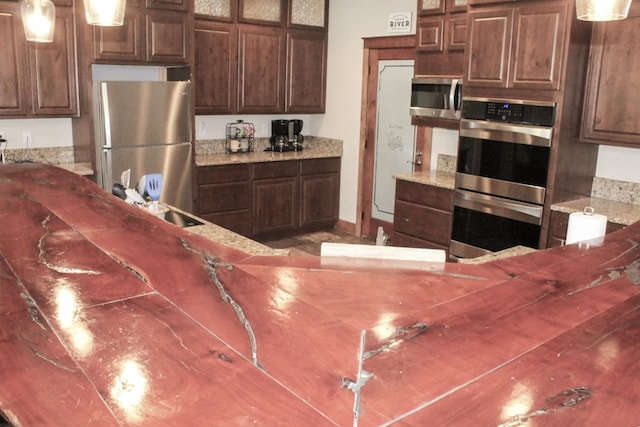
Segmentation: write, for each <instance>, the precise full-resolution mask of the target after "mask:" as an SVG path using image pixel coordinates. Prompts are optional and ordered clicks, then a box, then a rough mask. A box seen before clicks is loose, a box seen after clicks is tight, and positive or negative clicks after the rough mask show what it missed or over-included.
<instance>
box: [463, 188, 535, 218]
mask: <svg viewBox="0 0 640 427" xmlns="http://www.w3.org/2000/svg"><path fill="white" fill-rule="evenodd" d="M454 205H455V206H459V207H461V208H466V209H469V210H474V211H478V212H483V213H486V214H489V215H496V216H500V217H503V218H509V219H513V220H516V221H523V222H527V223H529V224H534V225H541V224H542V206H540V205H533V204H529V203H524V202H519V201H516V200H510V199H504V198H502V197H496V196H490V195H487V194H478V193H473V192H470V191H464V190H456V193H455V199H454Z"/></svg>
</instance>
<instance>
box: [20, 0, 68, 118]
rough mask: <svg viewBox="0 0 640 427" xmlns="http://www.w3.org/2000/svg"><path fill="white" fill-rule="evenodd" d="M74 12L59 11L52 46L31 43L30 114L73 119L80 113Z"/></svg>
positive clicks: (59, 9)
mask: <svg viewBox="0 0 640 427" xmlns="http://www.w3.org/2000/svg"><path fill="white" fill-rule="evenodd" d="M75 58H76V54H75V40H74V31H73V10H72V9H70V8H62V7H60V8H58V9H57V10H56V27H55V33H54V39H53V42H52V43H30V44H29V65H30V67H29V68H30V69H31V73H30V74H31V93H32V96H31V112H32V114H33V115H34V116H39V115H49V116H51V115H58V116H71V115H73V114H76V113H77V112H78V90H77V82H76V63H75Z"/></svg>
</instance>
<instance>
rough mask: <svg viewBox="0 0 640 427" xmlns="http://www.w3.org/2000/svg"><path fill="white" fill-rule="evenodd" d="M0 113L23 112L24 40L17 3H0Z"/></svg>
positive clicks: (25, 57)
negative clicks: (0, 41)
mask: <svg viewBox="0 0 640 427" xmlns="http://www.w3.org/2000/svg"><path fill="white" fill-rule="evenodd" d="M0 40H2V43H0V61H1V62H2V66H1V67H0V115H2V116H21V115H24V114H26V112H27V104H26V99H25V98H27V90H28V86H27V85H28V80H29V78H28V75H27V73H26V70H27V54H26V45H27V42H26V40H25V38H24V31H23V29H22V21H21V19H20V7H19V5H18V3H7V2H0Z"/></svg>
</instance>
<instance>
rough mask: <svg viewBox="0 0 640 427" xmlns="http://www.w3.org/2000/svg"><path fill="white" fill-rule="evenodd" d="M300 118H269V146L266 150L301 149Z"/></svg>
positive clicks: (302, 138) (301, 122)
mask: <svg viewBox="0 0 640 427" xmlns="http://www.w3.org/2000/svg"><path fill="white" fill-rule="evenodd" d="M302 126H303V121H302V120H284V119H278V120H271V138H270V139H269V141H270V142H271V146H270V147H269V148H267V150H268V151H280V152H283V151H302V143H303V142H304V136H302V134H301V133H300V132H302Z"/></svg>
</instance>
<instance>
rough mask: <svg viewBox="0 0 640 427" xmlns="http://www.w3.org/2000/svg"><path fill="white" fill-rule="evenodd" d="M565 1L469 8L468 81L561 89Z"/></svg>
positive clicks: (466, 69) (466, 80)
mask: <svg viewBox="0 0 640 427" xmlns="http://www.w3.org/2000/svg"><path fill="white" fill-rule="evenodd" d="M567 19H570V17H569V8H568V3H567V2H565V1H557V2H544V3H543V4H540V3H538V2H536V3H533V2H532V3H529V4H523V5H522V6H517V7H514V6H509V7H496V8H490V9H485V8H481V9H478V10H471V11H469V20H468V23H469V26H470V28H469V31H468V34H469V38H468V40H467V44H468V50H467V52H468V53H467V56H466V64H465V74H464V84H465V86H467V87H472V86H480V87H500V88H520V89H553V90H558V89H560V83H561V79H560V72H561V67H562V64H563V55H564V45H565V27H566V22H567Z"/></svg>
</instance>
